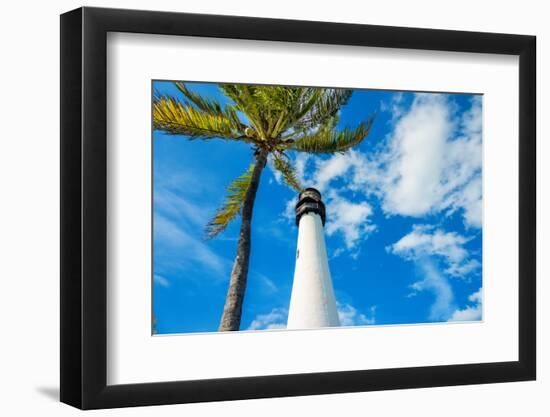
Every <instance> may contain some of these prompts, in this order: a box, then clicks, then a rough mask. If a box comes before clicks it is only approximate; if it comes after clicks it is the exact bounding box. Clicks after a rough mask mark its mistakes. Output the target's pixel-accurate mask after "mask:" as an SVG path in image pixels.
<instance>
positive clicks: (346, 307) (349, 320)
mask: <svg viewBox="0 0 550 417" xmlns="http://www.w3.org/2000/svg"><path fill="white" fill-rule="evenodd" d="M337 309H338V319H339V320H340V325H341V326H366V325H369V324H374V323H375V322H376V317H375V313H376V306H372V307H371V308H370V311H369V312H370V317H367V316H366V315H365V314H363V313H361V312H359V311H358V310H357V309H356V308H355V307H354V306H352V305H351V304H342V303H338V304H337Z"/></svg>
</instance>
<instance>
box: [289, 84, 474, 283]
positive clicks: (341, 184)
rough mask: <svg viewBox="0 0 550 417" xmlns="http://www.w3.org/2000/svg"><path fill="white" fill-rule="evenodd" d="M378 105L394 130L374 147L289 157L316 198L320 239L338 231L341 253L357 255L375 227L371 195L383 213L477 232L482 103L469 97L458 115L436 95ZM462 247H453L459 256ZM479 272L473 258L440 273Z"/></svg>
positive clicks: (444, 98) (398, 98)
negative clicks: (322, 220)
mask: <svg viewBox="0 0 550 417" xmlns="http://www.w3.org/2000/svg"><path fill="white" fill-rule="evenodd" d="M382 107H383V110H385V111H391V112H392V123H393V124H394V127H393V130H392V132H391V133H390V134H389V135H388V136H387V137H386V138H385V140H384V141H383V142H382V144H381V145H380V146H379V147H378V148H374V149H370V150H369V151H367V152H365V153H363V152H360V151H358V150H350V151H348V152H346V153H344V154H335V155H332V156H330V157H329V158H315V157H313V156H311V155H307V154H298V156H297V157H296V159H295V164H296V167H297V172H298V175H299V178H300V179H301V181H302V183H303V184H304V185H306V186H313V187H315V188H318V189H319V190H320V191H321V192H322V193H323V199H324V200H325V204H326V206H327V234H328V235H334V234H336V233H340V234H341V235H342V238H343V239H344V243H345V247H346V249H347V250H348V251H349V252H350V253H356V251H355V249H356V248H357V246H358V244H359V243H360V242H361V240H362V239H364V238H366V237H368V235H369V234H370V233H372V232H373V231H374V230H375V229H376V227H375V225H373V224H372V215H373V209H372V205H371V204H369V201H371V200H370V198H371V197H372V196H373V195H375V196H377V197H378V198H379V200H380V202H381V208H382V210H383V211H384V212H385V213H386V214H387V215H401V216H410V217H423V216H426V215H430V214H437V213H445V214H446V215H451V214H452V213H455V212H459V213H460V214H461V215H462V218H463V221H464V224H465V225H466V226H468V227H476V228H479V227H481V223H482V180H481V164H482V160H481V157H482V148H481V139H482V133H481V130H482V109H481V98H474V99H472V103H471V107H470V109H469V110H468V111H466V112H463V113H462V114H460V115H458V114H457V112H456V104H454V103H453V102H452V101H451V100H449V99H448V96H446V95H438V94H416V95H414V98H413V101H412V104H410V106H409V107H405V105H404V102H403V96H402V95H396V96H395V98H394V100H392V102H391V103H389V104H388V103H386V104H384V105H383V106H382ZM350 195H353V198H350V197H349V196H350ZM294 204H295V200H294V201H292V202H289V203H288V204H287V207H286V211H285V217H286V218H287V219H288V220H290V221H293V220H294ZM449 237H451V236H449ZM436 239H437V236H436ZM434 243H437V242H434ZM461 245H462V244H460V243H457V245H455V246H454V248H455V249H457V250H458V251H459V252H460V248H459V247H460V246H461ZM449 249H453V248H452V247H450V248H449ZM448 255H449V256H452V254H450V253H449V254H448ZM478 267H479V264H478V262H477V261H475V260H468V261H464V263H461V262H457V261H453V262H452V263H451V264H450V265H449V269H448V271H447V272H448V273H450V274H452V275H465V274H467V273H469V272H471V271H473V270H475V269H477V268H478Z"/></svg>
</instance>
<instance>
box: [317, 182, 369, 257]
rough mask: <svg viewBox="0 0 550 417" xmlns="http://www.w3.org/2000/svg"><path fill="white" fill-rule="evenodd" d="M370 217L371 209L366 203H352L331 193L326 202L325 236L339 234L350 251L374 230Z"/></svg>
mask: <svg viewBox="0 0 550 417" xmlns="http://www.w3.org/2000/svg"><path fill="white" fill-rule="evenodd" d="M371 215H372V207H371V206H370V205H369V204H368V203H367V202H359V203H354V202H351V201H349V200H347V199H345V198H343V197H341V196H339V195H338V194H336V193H335V192H332V193H330V194H329V198H328V202H327V224H326V232H327V235H329V236H332V235H333V234H335V233H341V234H342V236H343V238H344V242H345V244H346V247H347V249H352V248H354V247H355V246H356V245H357V243H358V242H359V240H360V239H361V238H364V237H366V236H367V235H368V234H370V233H371V232H373V231H374V230H375V229H376V226H374V225H373V224H371V223H370V219H369V217H370V216H371Z"/></svg>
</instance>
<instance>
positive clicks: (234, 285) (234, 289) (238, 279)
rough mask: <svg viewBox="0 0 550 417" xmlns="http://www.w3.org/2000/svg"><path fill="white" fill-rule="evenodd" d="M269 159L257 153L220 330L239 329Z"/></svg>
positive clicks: (244, 206) (242, 215)
mask: <svg viewBox="0 0 550 417" xmlns="http://www.w3.org/2000/svg"><path fill="white" fill-rule="evenodd" d="M266 161H267V152H265V151H263V150H260V151H259V153H258V154H257V155H256V165H255V166H254V170H253V171H252V179H251V181H250V186H249V187H248V190H247V192H246V196H245V199H244V203H243V209H242V213H241V217H242V220H241V231H240V234H239V243H238V244H237V255H236V256H235V261H234V262H233V269H232V270H231V278H230V279H229V289H228V290H227V296H226V298H225V306H224V308H223V315H222V319H221V322H220V327H219V329H218V330H219V331H230V330H239V328H240V325H241V314H242V308H243V301H244V292H245V290H246V279H247V276H248V262H249V259H250V229H251V224H252V210H253V209H254V201H255V199H256V191H257V190H258V186H259V185H260V176H261V174H262V170H263V169H264V167H265V164H266Z"/></svg>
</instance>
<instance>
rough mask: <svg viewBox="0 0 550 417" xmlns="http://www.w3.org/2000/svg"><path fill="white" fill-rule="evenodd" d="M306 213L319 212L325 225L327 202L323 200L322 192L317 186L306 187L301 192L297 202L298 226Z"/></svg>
mask: <svg viewBox="0 0 550 417" xmlns="http://www.w3.org/2000/svg"><path fill="white" fill-rule="evenodd" d="M306 213H317V214H318V215H319V216H321V221H322V222H323V226H324V225H325V220H326V211H325V203H323V200H321V193H320V192H319V191H318V190H316V189H315V188H306V189H304V190H303V191H302V192H301V193H300V196H299V197H298V203H296V226H298V224H299V223H300V218H301V217H302V215H304V214H306Z"/></svg>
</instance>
